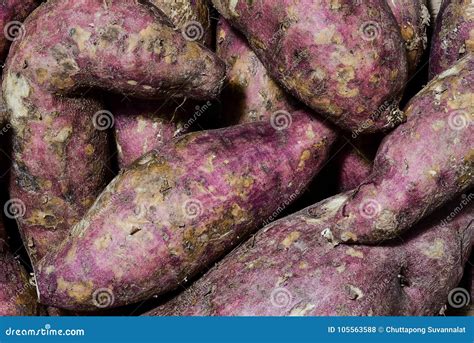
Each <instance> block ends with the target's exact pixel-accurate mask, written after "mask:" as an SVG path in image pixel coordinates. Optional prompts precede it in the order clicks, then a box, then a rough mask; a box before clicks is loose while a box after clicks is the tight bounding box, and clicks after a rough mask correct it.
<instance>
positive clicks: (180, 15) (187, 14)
mask: <svg viewBox="0 0 474 343" xmlns="http://www.w3.org/2000/svg"><path fill="white" fill-rule="evenodd" d="M148 1H149V2H151V3H152V4H153V5H155V6H156V7H158V8H159V9H160V10H161V11H162V12H163V13H164V14H165V15H166V16H167V17H168V18H169V19H170V20H171V22H172V23H173V25H174V26H175V28H176V30H179V32H181V33H182V34H183V35H185V36H187V38H188V40H192V41H197V42H200V43H201V44H203V45H205V46H207V47H210V46H211V44H212V40H213V39H212V35H213V32H212V31H213V30H212V27H211V16H210V13H209V12H210V11H209V1H208V0H180V1H176V0H148Z"/></svg>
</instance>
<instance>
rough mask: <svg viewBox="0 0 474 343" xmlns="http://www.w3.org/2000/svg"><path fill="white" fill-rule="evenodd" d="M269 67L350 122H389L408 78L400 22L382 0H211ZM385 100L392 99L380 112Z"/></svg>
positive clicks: (375, 125) (314, 105)
mask: <svg viewBox="0 0 474 343" xmlns="http://www.w3.org/2000/svg"><path fill="white" fill-rule="evenodd" d="M213 3H214V5H215V7H216V8H217V10H218V11H219V13H220V14H221V15H222V16H223V17H225V18H226V19H227V20H228V21H229V23H230V24H231V25H232V26H234V27H235V28H237V29H238V30H239V31H241V32H242V33H243V34H244V35H245V36H246V38H247V40H248V41H249V44H250V46H251V47H252V49H253V51H254V52H255V53H256V54H257V56H258V57H259V59H260V61H261V62H262V63H263V64H264V65H265V67H266V68H267V70H268V72H269V73H270V75H272V76H273V77H274V79H276V80H278V81H279V83H281V84H282V85H283V87H284V88H285V89H287V90H288V91H289V92H290V93H292V94H293V95H294V96H295V97H296V98H298V99H300V100H301V101H302V102H303V103H305V104H306V105H307V106H309V107H310V108H311V109H313V110H314V111H315V112H316V113H321V114H324V115H326V116H327V118H329V119H330V120H331V121H333V122H334V123H336V124H337V125H339V126H340V127H342V128H344V129H347V130H360V129H361V127H363V129H364V130H365V131H366V132H375V131H381V130H384V129H388V128H392V127H393V126H395V125H397V124H398V123H399V122H400V121H401V120H403V114H402V113H401V112H400V111H399V110H398V109H396V108H395V107H396V105H397V104H398V101H399V98H400V95H401V93H402V91H403V89H404V85H405V82H406V80H407V56H406V53H405V48H404V47H403V40H402V37H401V34H400V29H399V26H398V24H397V22H396V20H395V18H394V16H393V14H392V13H391V10H390V7H389V6H388V5H387V3H386V2H385V1H379V0H366V1H363V2H361V1H358V0H350V1H349V0H348V1H344V2H340V1H339V2H334V1H332V0H323V1H309V0H307V1H296V2H295V1H292V0H279V1H231V0H213ZM385 102H389V103H391V104H393V106H390V107H389V108H385V110H384V111H380V113H379V112H376V113H375V114H374V111H376V110H377V109H378V108H380V107H381V106H382V105H383V104H384V103H385Z"/></svg>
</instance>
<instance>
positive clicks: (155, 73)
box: [3, 0, 225, 264]
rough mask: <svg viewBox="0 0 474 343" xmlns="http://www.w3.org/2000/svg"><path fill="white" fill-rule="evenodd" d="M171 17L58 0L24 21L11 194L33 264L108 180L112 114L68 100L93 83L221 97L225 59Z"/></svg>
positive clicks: (17, 50)
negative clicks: (20, 210) (21, 211)
mask: <svg viewBox="0 0 474 343" xmlns="http://www.w3.org/2000/svg"><path fill="white" fill-rule="evenodd" d="M57 18H61V20H60V21H58V20H57ZM166 20H167V19H166V18H165V17H164V15H163V14H161V13H159V12H158V10H157V9H156V8H154V9H153V8H149V7H147V6H145V5H140V4H138V3H137V2H136V1H133V0H124V1H113V2H112V1H107V2H104V1H101V0H79V1H77V0H76V1H72V0H65V1H57V0H53V1H48V2H47V3H44V4H43V5H42V6H40V7H39V8H38V9H37V10H36V11H35V12H34V13H33V14H32V15H30V16H29V17H28V19H27V20H26V21H25V31H26V35H25V37H24V38H23V39H21V40H19V41H16V42H15V43H14V44H13V46H12V49H11V51H10V55H9V58H8V63H7V68H6V72H5V75H4V81H3V94H4V98H5V100H6V103H7V106H8V108H9V109H10V110H11V112H12V118H11V124H12V126H13V128H14V135H13V157H14V163H13V171H12V179H11V190H10V193H11V197H12V198H18V199H20V200H21V201H22V202H23V203H24V205H25V208H26V212H25V215H24V216H22V217H21V218H19V220H18V222H19V226H20V229H21V232H22V235H23V239H24V241H25V245H26V246H27V248H28V252H29V254H30V258H31V259H32V261H33V264H34V263H35V261H36V260H38V259H39V258H41V256H42V255H44V254H45V252H46V251H48V250H51V247H52V246H55V245H57V244H59V242H60V241H62V239H63V238H64V237H65V235H66V234H67V232H68V231H69V229H70V228H71V227H72V226H73V225H74V224H75V223H77V222H78V221H79V219H80V218H81V217H82V216H83V214H84V213H85V211H86V210H87V209H88V208H89V207H90V205H91V204H92V203H93V201H94V200H95V198H96V197H97V195H98V194H99V193H100V191H101V190H102V189H103V187H104V186H105V185H106V183H107V181H108V177H107V162H108V151H107V150H108V149H107V134H106V131H104V128H107V126H108V124H109V123H108V122H107V120H110V119H111V118H110V117H108V116H107V114H101V113H100V112H99V111H100V110H101V109H102V108H103V107H102V106H101V104H100V103H99V102H98V101H97V100H94V99H93V98H86V97H84V96H83V97H67V95H68V94H70V93H71V92H73V91H78V90H79V89H84V88H85V89H88V88H89V87H100V88H103V89H105V90H108V91H114V92H121V93H123V94H127V95H130V96H135V97H149V98H158V97H168V96H169V95H170V94H175V95H176V96H179V94H180V93H183V94H187V95H189V96H190V97H197V98H208V97H213V96H216V95H217V94H218V93H219V89H220V87H221V84H222V80H223V79H224V73H225V65H224V63H223V62H222V61H220V60H219V59H218V58H217V56H215V55H214V54H213V53H212V52H211V51H209V50H207V49H206V48H204V47H202V46H201V45H199V44H198V43H195V42H188V41H186V40H185V39H184V38H183V36H182V35H181V34H180V33H179V32H175V31H174V29H173V28H172V27H171V26H168V24H169V23H168V22H167V21H166ZM165 21H166V22H165ZM58 25H59V26H58ZM158 37H159V38H160V39H158ZM118 52H119V53H118ZM86 93H87V94H90V93H92V92H86ZM86 93H84V94H86Z"/></svg>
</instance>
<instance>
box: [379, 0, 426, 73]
mask: <svg viewBox="0 0 474 343" xmlns="http://www.w3.org/2000/svg"><path fill="white" fill-rule="evenodd" d="M387 3H388V5H389V6H390V8H391V9H392V13H393V14H394V16H395V19H396V20H397V22H398V25H399V26H400V30H401V34H402V38H403V40H404V41H405V48H406V50H407V59H408V73H409V75H412V73H414V72H415V71H416V67H417V66H418V63H419V62H420V60H421V57H422V56H423V53H424V51H425V49H426V47H427V45H428V37H427V34H426V29H427V28H428V26H429V24H430V13H429V12H428V8H427V7H426V0H387Z"/></svg>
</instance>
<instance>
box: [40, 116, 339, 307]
mask: <svg viewBox="0 0 474 343" xmlns="http://www.w3.org/2000/svg"><path fill="white" fill-rule="evenodd" d="M284 119H287V120H288V121H286V122H284ZM275 123H278V124H279V125H280V126H279V127H277V126H275ZM275 123H273V122H272V123H270V122H269V121H266V122H259V123H249V124H242V125H239V126H233V127H230V128H224V129H218V130H211V131H201V132H196V133H191V134H187V135H185V136H183V137H180V138H178V139H176V140H174V141H173V142H171V143H169V144H166V145H164V146H163V147H161V148H160V149H159V150H155V151H152V152H151V153H149V154H147V155H145V156H144V157H142V158H141V159H140V160H138V161H136V162H135V163H134V164H133V165H132V166H131V167H130V168H128V169H125V170H123V171H122V172H121V173H120V174H119V175H118V176H117V177H116V178H115V179H114V180H113V181H112V182H111V183H110V184H109V186H108V187H107V188H106V190H105V191H104V192H103V193H102V194H101V195H100V196H99V198H98V199H97V201H96V202H95V204H94V205H93V206H92V208H91V209H90V210H89V212H88V213H87V214H86V216H85V217H84V218H83V220H81V221H80V222H79V223H78V224H77V225H76V226H75V227H74V229H73V230H72V232H71V235H70V236H69V237H68V238H67V239H66V240H65V241H64V242H63V243H62V244H61V246H60V247H59V249H58V250H56V251H54V252H52V253H50V254H48V255H46V256H45V257H44V258H43V259H42V260H41V261H40V263H39V264H38V268H37V269H36V281H37V287H38V292H39V294H40V301H41V302H42V303H44V304H48V305H53V306H57V307H63V308H66V309H75V310H92V309H94V308H95V306H94V295H95V294H96V292H101V291H102V290H104V292H105V293H107V294H109V298H113V299H114V301H113V304H112V302H111V303H110V305H111V306H120V305H124V304H128V303H133V302H137V301H140V300H144V299H147V298H149V297H151V296H152V295H154V294H155V295H160V294H162V293H164V292H166V291H170V290H172V289H175V288H177V287H178V286H179V285H180V283H185V282H186V281H187V280H188V279H191V278H192V277H193V276H195V275H196V274H198V273H200V272H202V271H204V270H206V269H207V267H208V266H210V265H211V264H212V263H214V262H215V261H216V260H217V259H218V258H220V257H221V256H222V255H223V254H224V253H226V252H227V251H229V249H230V248H232V247H233V246H235V245H236V244H237V243H239V242H240V241H241V240H243V239H244V238H245V237H247V236H248V235H249V234H250V233H251V232H252V231H254V230H256V229H257V228H258V227H259V225H261V224H262V223H263V222H265V221H266V220H268V221H270V220H271V215H272V213H273V212H274V211H275V210H276V209H277V208H279V207H285V206H287V205H288V204H289V203H290V202H292V201H293V200H294V199H296V198H297V196H298V195H299V194H300V192H302V191H303V189H304V187H306V185H307V184H308V183H309V182H310V180H311V179H312V177H313V176H314V174H315V173H316V172H317V171H318V169H319V168H320V167H321V166H322V165H323V163H324V161H325V159H326V158H327V155H328V153H329V148H330V145H331V143H332V142H333V141H334V139H335V133H334V131H333V130H332V129H330V128H329V127H327V126H326V125H324V124H321V122H319V121H317V120H316V119H313V118H311V117H309V116H307V115H306V114H300V113H296V114H293V116H292V117H288V118H279V119H278V120H277V121H275Z"/></svg>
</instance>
